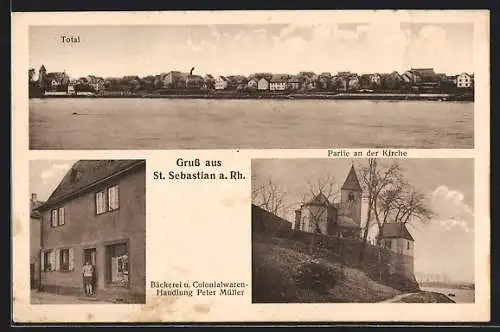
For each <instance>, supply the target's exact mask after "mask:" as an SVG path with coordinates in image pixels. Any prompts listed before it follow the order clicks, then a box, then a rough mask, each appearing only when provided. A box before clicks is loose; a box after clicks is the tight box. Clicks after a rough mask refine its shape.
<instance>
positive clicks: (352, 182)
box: [342, 165, 361, 191]
mask: <svg viewBox="0 0 500 332" xmlns="http://www.w3.org/2000/svg"><path fill="white" fill-rule="evenodd" d="M342 190H356V191H361V185H360V184H359V181H358V176H357V175H356V170H355V169H354V165H352V166H351V170H350V171H349V174H348V175H347V178H346V179H345V182H344V184H343V185H342Z"/></svg>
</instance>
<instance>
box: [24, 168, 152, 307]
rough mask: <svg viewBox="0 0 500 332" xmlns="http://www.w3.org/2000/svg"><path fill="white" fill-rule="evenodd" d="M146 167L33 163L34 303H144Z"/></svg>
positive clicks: (31, 183)
mask: <svg viewBox="0 0 500 332" xmlns="http://www.w3.org/2000/svg"><path fill="white" fill-rule="evenodd" d="M145 165H146V161H145V160H135V159H124V160H32V161H30V189H31V199H30V232H29V233H30V285H31V294H30V295H31V303H32V304H103V303H146V208H145V206H146V201H145V200H146V167H145ZM129 263H130V264H129Z"/></svg>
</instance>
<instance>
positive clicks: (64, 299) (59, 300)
mask: <svg viewBox="0 0 500 332" xmlns="http://www.w3.org/2000/svg"><path fill="white" fill-rule="evenodd" d="M95 303H109V302H104V301H99V300H97V299H95V298H86V297H84V296H83V295H82V296H71V295H60V294H53V293H46V292H38V291H31V304H95Z"/></svg>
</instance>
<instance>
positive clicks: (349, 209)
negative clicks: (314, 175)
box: [340, 163, 363, 227]
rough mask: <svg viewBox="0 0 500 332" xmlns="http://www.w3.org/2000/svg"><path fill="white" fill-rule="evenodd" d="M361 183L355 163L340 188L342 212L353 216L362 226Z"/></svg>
mask: <svg viewBox="0 0 500 332" xmlns="http://www.w3.org/2000/svg"><path fill="white" fill-rule="evenodd" d="M362 191H363V190H362V189H361V185H360V184H359V180H358V176H357V175H356V170H355V169H354V163H353V164H352V165H351V169H350V170H349V173H348V174H347V177H346V179H345V182H344V184H343V185H342V187H341V190H340V206H341V211H340V212H341V213H342V214H343V215H345V216H348V217H350V218H352V220H353V221H354V222H355V223H356V224H358V225H359V226H360V227H361V194H362Z"/></svg>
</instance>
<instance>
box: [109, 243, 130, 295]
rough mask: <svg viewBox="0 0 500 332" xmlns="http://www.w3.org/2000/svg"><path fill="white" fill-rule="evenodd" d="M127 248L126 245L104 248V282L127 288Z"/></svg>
mask: <svg viewBox="0 0 500 332" xmlns="http://www.w3.org/2000/svg"><path fill="white" fill-rule="evenodd" d="M128 261H129V256H128V248H127V244H126V243H120V244H114V245H110V246H107V247H106V271H107V273H106V280H107V282H108V283H112V284H115V285H118V286H123V287H127V286H128V283H129V268H128Z"/></svg>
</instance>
